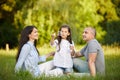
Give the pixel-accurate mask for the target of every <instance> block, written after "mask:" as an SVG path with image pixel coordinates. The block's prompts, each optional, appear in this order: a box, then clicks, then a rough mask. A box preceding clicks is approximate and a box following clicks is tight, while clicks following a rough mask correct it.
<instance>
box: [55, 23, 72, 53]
mask: <svg viewBox="0 0 120 80" xmlns="http://www.w3.org/2000/svg"><path fill="white" fill-rule="evenodd" d="M62 28H67V29H68V32H69V33H70V35H69V36H67V40H68V41H69V42H70V44H72V37H71V29H70V26H69V25H66V24H64V25H62V26H61V27H60V29H59V32H60V31H61V29H62ZM59 34H60V33H59ZM61 39H62V37H61V35H58V36H57V40H58V45H59V50H58V51H60V43H61Z"/></svg>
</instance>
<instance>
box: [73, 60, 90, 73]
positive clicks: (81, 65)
mask: <svg viewBox="0 0 120 80" xmlns="http://www.w3.org/2000/svg"><path fill="white" fill-rule="evenodd" d="M73 67H74V68H75V70H77V71H78V72H80V73H89V72H90V71H89V68H88V62H86V61H84V60H81V59H80V58H74V59H73Z"/></svg>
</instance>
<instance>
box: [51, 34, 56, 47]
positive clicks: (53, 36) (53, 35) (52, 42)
mask: <svg viewBox="0 0 120 80" xmlns="http://www.w3.org/2000/svg"><path fill="white" fill-rule="evenodd" d="M54 40H55V34H52V35H51V41H50V44H51V45H54Z"/></svg>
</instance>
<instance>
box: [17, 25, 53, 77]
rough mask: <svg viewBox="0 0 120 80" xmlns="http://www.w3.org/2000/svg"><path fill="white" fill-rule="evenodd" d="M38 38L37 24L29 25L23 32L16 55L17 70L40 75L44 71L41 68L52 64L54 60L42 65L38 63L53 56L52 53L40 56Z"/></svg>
mask: <svg viewBox="0 0 120 80" xmlns="http://www.w3.org/2000/svg"><path fill="white" fill-rule="evenodd" d="M37 39H38V30H37V29H36V27H35V26H27V27H25V28H24V30H23V31H22V32H21V37H20V41H19V49H18V53H17V57H16V61H17V63H16V65H15V72H18V71H20V70H25V71H29V72H30V73H31V74H32V75H34V76H39V75H40V74H41V72H43V71H44V70H41V69H45V67H46V66H48V65H52V62H47V63H45V64H42V66H41V65H38V63H39V62H41V61H46V58H47V57H49V56H51V53H50V54H47V55H45V56H39V52H38V50H37V48H36V41H37ZM51 67H52V66H51ZM46 69H47V68H46ZM49 69H50V66H49Z"/></svg>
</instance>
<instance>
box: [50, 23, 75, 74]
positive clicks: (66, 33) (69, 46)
mask: <svg viewBox="0 0 120 80" xmlns="http://www.w3.org/2000/svg"><path fill="white" fill-rule="evenodd" d="M54 38H55V35H54V34H53V35H52V39H51V42H50V43H51V46H54V47H56V52H55V55H54V59H53V64H54V66H55V67H56V69H59V70H62V72H63V73H65V74H67V73H70V72H72V67H73V61H72V55H73V53H74V43H73V41H72V38H71V30H70V27H69V26H68V25H62V26H61V28H60V30H59V34H58V36H57V39H56V40H54ZM56 71H57V70H52V71H51V72H50V74H56V73H57V72H56ZM58 74H59V72H58Z"/></svg>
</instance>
